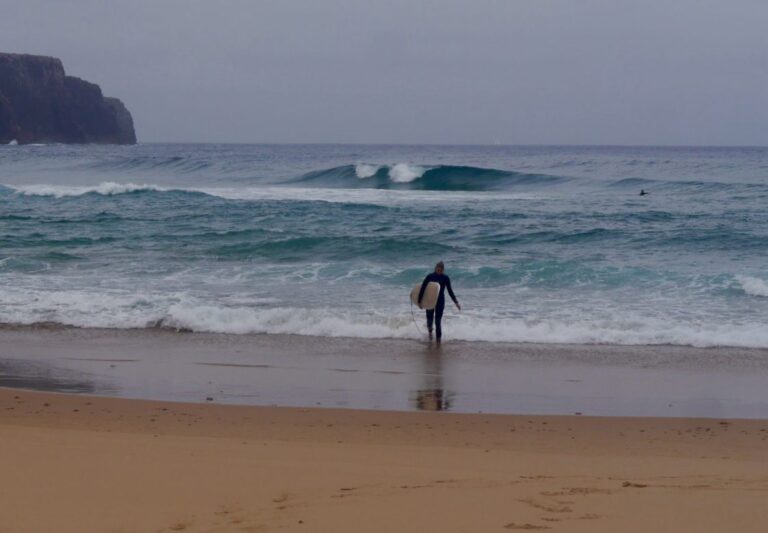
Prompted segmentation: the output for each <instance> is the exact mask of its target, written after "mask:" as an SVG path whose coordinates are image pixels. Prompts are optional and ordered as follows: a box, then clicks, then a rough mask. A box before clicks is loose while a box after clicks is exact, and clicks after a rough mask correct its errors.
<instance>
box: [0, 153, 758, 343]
mask: <svg viewBox="0 0 768 533" xmlns="http://www.w3.org/2000/svg"><path fill="white" fill-rule="evenodd" d="M641 189H644V190H645V191H647V192H648V193H649V194H648V195H645V196H640V194H639V193H640V191H641ZM766 207H768V148H716V147H711V148H709V147H706V148H705V147H690V148H688V147H675V148H668V147H667V148H664V147H660V148H655V147H550V146H536V147H509V146H363V145H234V144H221V145H220V144H140V145H136V146H70V145H49V146H0V323H2V324H5V325H10V326H15V325H21V324H24V325H29V324H49V325H50V324H54V325H56V324H60V325H67V326H77V327H81V328H139V329H140V328H153V329H154V328H161V329H170V330H184V331H196V332H215V333H228V334H249V333H269V334H274V333H282V334H297V335H313V336H325V337H352V338H354V337H364V338H371V339H376V338H382V339H383V338H410V339H418V338H420V337H421V333H420V332H419V330H418V329H417V327H416V324H414V316H415V319H416V321H417V322H418V326H419V327H420V328H421V329H422V332H423V329H424V326H423V312H421V311H419V310H415V312H414V314H412V311H413V310H412V308H411V307H410V304H409V299H408V293H409V291H410V289H411V287H412V286H413V285H414V284H416V283H418V282H420V281H421V279H422V278H423V277H424V276H425V275H426V274H427V273H428V272H430V271H431V269H432V267H433V265H434V263H435V262H437V261H439V260H442V261H445V263H446V273H447V274H448V275H449V276H450V277H451V279H452V282H453V287H454V290H455V292H456V294H457V296H458V298H459V300H460V302H461V304H462V307H463V310H462V311H461V312H460V313H459V312H457V311H456V310H455V309H454V308H453V307H452V306H450V304H449V305H448V306H447V309H446V317H445V319H444V326H443V329H444V338H445V340H446V341H448V342H450V341H451V340H453V339H457V340H463V341H492V342H535V343H575V344H595V343H597V344H627V345H663V344H675V345H691V346H697V347H709V346H734V347H758V348H768V328H767V327H766V321H767V319H768V262H767V260H768V209H766Z"/></svg>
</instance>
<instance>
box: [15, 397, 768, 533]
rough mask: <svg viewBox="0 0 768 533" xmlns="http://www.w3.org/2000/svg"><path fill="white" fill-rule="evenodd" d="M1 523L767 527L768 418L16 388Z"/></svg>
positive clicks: (148, 527)
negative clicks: (365, 406) (384, 407)
mask: <svg viewBox="0 0 768 533" xmlns="http://www.w3.org/2000/svg"><path fill="white" fill-rule="evenodd" d="M0 472H2V478H1V479H2V481H1V482H0V531H1V532H3V533H6V532H17V531H24V532H27V531H34V532H37V531H40V532H69V531H72V532H78V533H83V532H89V531H94V532H110V531H115V532H116V531H124V532H144V531H147V532H151V531H252V532H257V531H259V532H260V531H277V530H279V531H311V532H384V531H386V532H395V531H405V532H410V531H421V532H432V531H434V532H438V531H439V532H458V531H466V532H484V531H498V532H502V531H516V530H531V531H534V530H542V531H544V530H546V531H552V532H560V531H574V532H577V531H585V532H587V531H588V532H603V531H604V532H626V533H632V532H643V533H646V532H656V533H658V532H676V533H679V532H689V531H690V532H696V533H703V532H717V533H724V532H732V531H733V532H735V531H738V532H742V533H743V532H753V531H754V532H761V533H763V532H765V531H766V528H767V527H768V526H767V524H768V421H763V420H704V419H679V418H678V419H675V418H591V417H579V416H562V417H557V416H548V417H542V416H510V415H480V414H478V415H461V414H447V413H415V412H411V413H406V412H381V411H379V412H376V411H355V410H333V409H296V408H283V407H238V406H222V405H211V404H207V405H201V404H183V403H163V402H153V401H138V400H123V399H110V398H98V397H89V396H69V395H60V394H52V393H37V392H26V391H18V390H11V389H0Z"/></svg>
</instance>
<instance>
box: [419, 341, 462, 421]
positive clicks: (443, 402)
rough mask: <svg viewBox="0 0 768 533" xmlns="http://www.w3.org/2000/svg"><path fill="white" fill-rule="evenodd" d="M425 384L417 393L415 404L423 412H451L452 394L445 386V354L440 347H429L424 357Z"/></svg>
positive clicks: (423, 373) (423, 374)
mask: <svg viewBox="0 0 768 533" xmlns="http://www.w3.org/2000/svg"><path fill="white" fill-rule="evenodd" d="M423 364H424V371H423V372H422V376H423V380H424V381H423V383H422V386H421V388H420V389H419V390H417V391H416V397H415V401H414V404H415V406H416V409H419V410H421V411H449V410H450V409H451V397H452V396H453V395H452V394H451V393H449V392H447V391H446V390H445V388H444V386H443V352H442V350H441V348H440V346H433V345H431V344H430V345H429V347H428V348H427V350H426V351H425V352H424V355H423Z"/></svg>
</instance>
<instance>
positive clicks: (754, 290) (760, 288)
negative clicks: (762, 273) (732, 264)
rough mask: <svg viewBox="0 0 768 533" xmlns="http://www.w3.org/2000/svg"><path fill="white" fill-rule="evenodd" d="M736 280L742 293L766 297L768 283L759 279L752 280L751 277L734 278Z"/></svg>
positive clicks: (767, 295)
mask: <svg viewBox="0 0 768 533" xmlns="http://www.w3.org/2000/svg"><path fill="white" fill-rule="evenodd" d="M736 280H737V281H738V282H739V283H741V288H742V289H744V292H746V293H747V294H749V295H751V296H766V297H768V283H766V282H765V281H763V280H762V279H760V278H753V277H751V276H736Z"/></svg>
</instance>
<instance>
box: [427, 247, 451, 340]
mask: <svg viewBox="0 0 768 533" xmlns="http://www.w3.org/2000/svg"><path fill="white" fill-rule="evenodd" d="M431 281H434V282H435V283H439V284H440V294H439V296H438V297H437V305H435V308H434V309H429V310H427V331H429V338H430V340H431V339H432V323H433V322H434V324H435V339H436V340H437V342H440V338H441V337H442V336H443V329H442V327H441V324H440V322H441V320H442V319H443V311H444V310H445V290H446V289H448V294H449V295H450V296H451V300H453V303H454V304H455V305H456V309H458V310H459V311H461V306H460V305H459V301H458V300H457V299H456V295H455V294H453V289H452V288H451V278H449V277H448V276H446V275H445V265H444V264H443V262H442V261H440V262H439V263H437V264H436V265H435V271H434V272H432V273H431V274H427V277H426V278H424V281H422V282H421V290H420V291H419V307H421V299H422V298H423V297H424V290H425V289H426V288H427V284H428V283H429V282H431Z"/></svg>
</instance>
